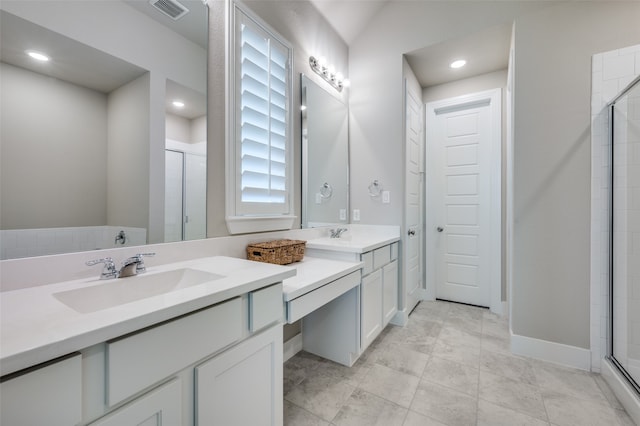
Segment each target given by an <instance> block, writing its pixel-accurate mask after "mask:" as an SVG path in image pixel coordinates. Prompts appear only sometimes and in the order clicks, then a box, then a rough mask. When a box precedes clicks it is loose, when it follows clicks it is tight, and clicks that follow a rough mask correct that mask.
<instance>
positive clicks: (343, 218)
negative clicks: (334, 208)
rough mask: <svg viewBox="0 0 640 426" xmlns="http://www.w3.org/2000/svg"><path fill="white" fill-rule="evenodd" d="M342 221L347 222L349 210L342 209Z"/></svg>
mask: <svg viewBox="0 0 640 426" xmlns="http://www.w3.org/2000/svg"><path fill="white" fill-rule="evenodd" d="M340 220H347V209H340Z"/></svg>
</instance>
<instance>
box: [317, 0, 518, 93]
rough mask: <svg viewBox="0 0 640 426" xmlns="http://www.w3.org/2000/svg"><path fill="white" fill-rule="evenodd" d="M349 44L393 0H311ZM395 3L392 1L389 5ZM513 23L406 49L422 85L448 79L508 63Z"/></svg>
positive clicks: (445, 81) (499, 68)
mask: <svg viewBox="0 0 640 426" xmlns="http://www.w3.org/2000/svg"><path fill="white" fill-rule="evenodd" d="M310 1H311V2H312V3H313V4H314V5H315V6H316V8H317V9H318V11H319V12H320V13H321V14H322V15H323V16H324V17H325V18H326V19H327V21H328V22H329V23H330V24H331V26H332V27H333V28H334V29H335V30H336V32H337V33H338V34H339V35H340V36H341V37H342V39H343V40H344V41H345V42H346V43H347V45H351V44H353V42H354V41H355V40H356V39H357V38H358V36H359V35H360V34H361V33H362V32H363V31H364V29H365V28H366V27H367V26H368V25H369V23H370V22H371V21H372V18H373V17H374V16H375V15H376V14H378V13H385V11H384V10H383V9H384V7H385V6H386V5H387V4H389V3H392V2H393V0H310ZM389 7H393V5H392V4H391V5H389ZM510 43H511V24H506V25H501V26H498V27H493V28H489V29H486V30H484V31H481V32H478V33H474V34H469V35H468V36H466V37H464V38H460V39H453V40H447V41H445V42H442V43H438V44H436V45H432V46H426V47H424V48H422V49H418V50H415V51H413V52H401V53H405V54H406V57H407V61H408V62H409V65H410V66H411V69H412V70H413V71H414V73H415V74H416V77H417V78H418V81H419V82H420V85H421V86H422V87H429V86H434V85H438V84H443V83H448V82H451V81H456V80H460V79H464V78H469V77H472V76H476V75H480V74H485V73H488V72H492V71H497V70H501V69H504V68H506V67H507V64H508V60H509V46H510ZM461 58H463V59H466V61H467V65H465V66H464V67H463V68H460V69H456V70H452V69H451V68H450V67H449V64H450V63H451V62H452V61H454V60H456V59H461Z"/></svg>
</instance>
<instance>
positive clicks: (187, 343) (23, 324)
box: [0, 257, 295, 426]
mask: <svg viewBox="0 0 640 426" xmlns="http://www.w3.org/2000/svg"><path fill="white" fill-rule="evenodd" d="M174 271H183V272H184V271H191V272H194V271H195V272H194V273H193V274H191V272H188V273H182V275H180V276H179V277H178V278H176V277H177V276H176V275H175V272H174ZM198 274H200V275H198ZM202 274H204V275H202ZM206 274H210V275H206ZM154 275H155V277H156V282H158V283H160V284H162V286H165V285H166V282H167V281H176V279H177V281H178V282H177V284H176V286H177V287H175V288H173V289H171V288H169V287H166V288H168V290H167V291H165V292H163V293H162V294H156V295H153V296H151V297H146V296H145V297H143V298H140V299H139V300H134V301H129V299H130V298H131V297H137V296H131V294H130V293H127V292H128V291H129V290H128V289H126V290H124V291H122V290H114V291H117V292H118V295H117V296H116V295H114V294H112V293H109V291H111V290H110V288H115V287H110V288H109V289H107V287H100V286H105V285H109V284H112V285H114V286H117V285H125V284H126V285H128V284H132V285H135V284H136V280H138V279H142V278H144V280H151V281H153V280H154ZM293 275H295V270H294V269H292V268H287V267H281V266H276V265H269V264H262V263H257V262H249V261H246V260H242V259H236V258H227V257H212V258H204V259H197V260H193V261H187V262H180V263H177V264H169V265H163V266H158V267H154V268H153V270H152V271H150V272H148V273H147V274H144V275H142V276H138V277H132V278H124V279H118V280H106V281H105V280H103V281H100V280H98V279H97V278H96V279H91V280H78V281H69V282H64V283H58V284H51V285H44V286H40V287H33V288H26V289H21V290H15V291H7V292H3V293H1V294H0V304H1V309H2V313H1V315H2V326H1V327H2V330H1V331H2V346H1V347H0V363H1V364H0V366H1V368H2V383H1V385H0V386H1V389H0V390H1V392H2V402H1V403H2V407H1V417H2V418H1V423H2V424H7V425H23V424H34V425H35V424H47V425H65V426H66V425H75V424H92V425H101V426H106V425H109V426H110V425H123V424H144V425H156V424H157V425H160V424H165V425H167V424H170V425H178V424H200V425H210V424H272V425H279V424H282V316H283V305H282V282H283V280H285V279H286V278H289V277H292V276H293ZM167 277H169V278H167ZM181 280H182V282H180V281H181ZM203 280H204V281H203ZM140 283H143V281H142V280H140ZM91 288H100V290H87V289H91ZM142 288H143V291H144V284H143V285H142ZM176 289H178V290H179V291H175V290H176ZM91 291H94V292H95V291H100V292H101V298H102V299H103V300H104V299H110V300H111V302H110V303H111V305H110V306H109V307H108V308H104V307H103V306H102V305H100V306H96V305H93V303H94V301H93V300H90V299H95V296H96V294H98V293H88V292H91ZM89 294H91V296H92V297H91V298H86V297H85V296H87V295H89ZM83 297H85V300H86V304H83ZM123 297H124V299H125V300H127V301H129V303H124V304H121V305H118V304H117V300H119V299H118V298H123ZM120 300H122V299H120ZM246 407H251V410H247V409H246Z"/></svg>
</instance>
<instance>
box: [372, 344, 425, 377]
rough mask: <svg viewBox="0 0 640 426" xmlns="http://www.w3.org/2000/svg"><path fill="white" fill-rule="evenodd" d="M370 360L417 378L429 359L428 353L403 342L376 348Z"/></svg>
mask: <svg viewBox="0 0 640 426" xmlns="http://www.w3.org/2000/svg"><path fill="white" fill-rule="evenodd" d="M370 360H371V361H372V362H374V363H375V364H379V365H384V366H385V367H389V368H391V369H394V370H397V371H400V372H402V373H406V374H411V375H412V376H416V377H418V378H419V377H421V376H422V372H423V371H424V367H425V366H426V365H427V361H429V355H427V354H424V353H422V352H417V351H414V350H413V349H409V348H408V347H407V346H405V345H404V344H392V345H386V346H384V347H379V348H377V349H376V351H375V354H374V355H373V357H372V358H370Z"/></svg>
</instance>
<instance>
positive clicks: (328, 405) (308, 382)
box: [284, 375, 355, 421]
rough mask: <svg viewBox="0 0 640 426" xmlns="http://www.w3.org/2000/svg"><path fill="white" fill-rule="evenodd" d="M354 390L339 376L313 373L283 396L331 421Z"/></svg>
mask: <svg viewBox="0 0 640 426" xmlns="http://www.w3.org/2000/svg"><path fill="white" fill-rule="evenodd" d="M354 390H355V387H354V386H352V385H350V384H348V383H347V382H346V381H345V380H342V379H341V378H339V377H332V376H325V375H315V376H313V377H308V378H306V379H305V380H303V381H302V382H301V383H300V384H299V385H296V386H294V387H293V388H292V389H291V390H290V391H289V392H288V393H287V394H286V395H285V397H284V398H285V400H287V401H289V402H292V403H294V404H295V405H297V406H299V407H301V408H304V409H305V410H307V411H309V412H311V413H312V414H315V415H316V416H319V417H321V418H322V419H324V420H326V421H331V420H333V418H334V417H335V415H336V414H338V411H340V408H341V407H342V405H343V404H344V402H345V401H346V400H347V398H349V396H351V394H352V393H353V391H354Z"/></svg>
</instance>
